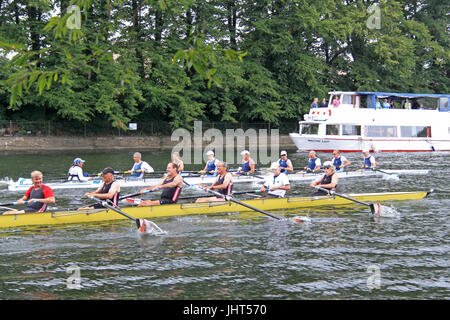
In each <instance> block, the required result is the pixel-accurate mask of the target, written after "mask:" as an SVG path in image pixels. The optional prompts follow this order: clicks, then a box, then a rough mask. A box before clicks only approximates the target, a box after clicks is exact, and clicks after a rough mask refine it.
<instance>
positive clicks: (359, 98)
mask: <svg viewBox="0 0 450 320" xmlns="http://www.w3.org/2000/svg"><path fill="white" fill-rule="evenodd" d="M329 94H330V99H329V102H328V106H327V107H322V108H311V109H310V111H309V113H308V114H306V115H304V121H300V122H299V124H300V128H299V132H298V133H290V137H291V139H292V141H293V142H294V143H295V145H296V146H297V148H298V149H299V150H305V151H306V150H307V151H309V150H314V151H321V152H332V151H333V150H340V151H341V152H360V151H362V150H364V149H369V150H370V151H450V109H449V99H450V95H449V94H418V93H389V92H344V91H332V92H329ZM334 97H339V103H336V105H338V106H335V105H334V104H333V100H334ZM378 102H379V104H378ZM384 103H389V104H390V105H389V106H388V105H386V107H383V104H384ZM380 107H381V108H380Z"/></svg>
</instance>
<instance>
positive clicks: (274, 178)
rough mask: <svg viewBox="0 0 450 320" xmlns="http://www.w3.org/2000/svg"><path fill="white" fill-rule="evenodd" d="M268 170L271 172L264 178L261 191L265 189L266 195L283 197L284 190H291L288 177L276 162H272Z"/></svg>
mask: <svg viewBox="0 0 450 320" xmlns="http://www.w3.org/2000/svg"><path fill="white" fill-rule="evenodd" d="M270 170H271V171H272V174H271V175H270V176H268V177H267V178H266V179H265V180H264V185H263V186H262V187H261V192H265V191H266V189H267V190H268V192H267V196H268V197H269V198H284V196H285V195H286V191H289V190H291V185H290V184H289V178H288V177H287V175H286V174H284V173H282V172H281V167H280V165H279V164H278V162H274V163H272V165H271V166H270Z"/></svg>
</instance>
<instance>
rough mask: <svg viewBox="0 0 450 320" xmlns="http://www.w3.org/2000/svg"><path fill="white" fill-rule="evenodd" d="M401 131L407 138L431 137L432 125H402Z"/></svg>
mask: <svg viewBox="0 0 450 320" xmlns="http://www.w3.org/2000/svg"><path fill="white" fill-rule="evenodd" d="M400 132H401V135H402V137H405V138H426V137H431V127H419V126H401V127H400Z"/></svg>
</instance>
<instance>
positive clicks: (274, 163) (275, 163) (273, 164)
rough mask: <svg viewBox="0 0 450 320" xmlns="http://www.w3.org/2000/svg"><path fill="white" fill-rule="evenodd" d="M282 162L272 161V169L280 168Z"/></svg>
mask: <svg viewBox="0 0 450 320" xmlns="http://www.w3.org/2000/svg"><path fill="white" fill-rule="evenodd" d="M279 166H280V164H279V163H278V162H272V164H271V165H270V170H277V169H278V168H279Z"/></svg>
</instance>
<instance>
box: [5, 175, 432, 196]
mask: <svg viewBox="0 0 450 320" xmlns="http://www.w3.org/2000/svg"><path fill="white" fill-rule="evenodd" d="M429 172H430V170H383V172H379V171H348V172H338V173H337V175H338V177H339V178H358V177H371V176H388V175H390V174H391V175H424V174H428V173H429ZM322 175H323V173H305V174H300V173H293V174H288V177H289V181H293V182H295V181H308V182H309V181H313V180H315V179H317V178H319V177H320V176H322ZM264 177H265V175H253V176H236V177H233V183H258V182H262V181H263V180H264ZM184 179H185V180H186V181H187V182H188V183H189V184H200V183H201V184H211V183H213V182H214V180H215V179H216V178H215V177H213V176H189V175H186V176H184ZM117 181H119V183H120V186H121V187H122V188H126V187H148V186H150V185H155V184H157V183H158V182H160V181H161V178H160V177H158V178H147V177H145V178H143V179H138V180H137V179H127V178H117ZM101 182H102V180H101V179H99V180H91V181H87V182H79V181H61V180H59V181H55V182H53V181H51V180H49V181H45V184H46V185H48V186H49V187H50V188H52V189H54V190H55V189H89V188H98V186H99V185H100V183H101ZM7 184H8V190H9V191H26V190H28V188H30V187H31V186H32V183H31V179H28V178H19V179H18V180H17V181H12V180H9V181H8V183H7Z"/></svg>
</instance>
